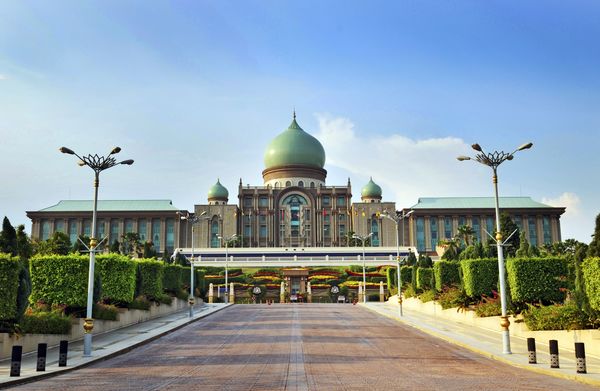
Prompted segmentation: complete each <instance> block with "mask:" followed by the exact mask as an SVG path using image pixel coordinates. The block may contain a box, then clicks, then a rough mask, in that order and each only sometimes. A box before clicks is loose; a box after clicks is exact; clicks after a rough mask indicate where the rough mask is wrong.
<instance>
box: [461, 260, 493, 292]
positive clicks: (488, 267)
mask: <svg viewBox="0 0 600 391" xmlns="http://www.w3.org/2000/svg"><path fill="white" fill-rule="evenodd" d="M460 266H461V270H462V275H463V286H464V289H465V292H466V293H467V295H468V296H470V297H473V298H479V297H481V296H482V295H488V296H491V295H492V292H493V291H494V290H495V289H497V285H498V261H497V260H495V259H466V260H463V261H460Z"/></svg>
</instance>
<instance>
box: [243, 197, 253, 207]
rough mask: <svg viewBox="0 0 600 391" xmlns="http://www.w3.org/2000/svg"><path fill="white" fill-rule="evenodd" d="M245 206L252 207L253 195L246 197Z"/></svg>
mask: <svg viewBox="0 0 600 391" xmlns="http://www.w3.org/2000/svg"><path fill="white" fill-rule="evenodd" d="M244 206H245V207H246V208H250V207H252V197H244Z"/></svg>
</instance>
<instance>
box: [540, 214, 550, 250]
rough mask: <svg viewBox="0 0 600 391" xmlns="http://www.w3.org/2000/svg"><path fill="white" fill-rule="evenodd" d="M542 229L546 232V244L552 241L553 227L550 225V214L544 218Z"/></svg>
mask: <svg viewBox="0 0 600 391" xmlns="http://www.w3.org/2000/svg"><path fill="white" fill-rule="evenodd" d="M542 231H543V232H544V244H549V243H552V228H551V227H550V216H544V217H543V218H542Z"/></svg>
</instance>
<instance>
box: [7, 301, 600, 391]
mask: <svg viewBox="0 0 600 391" xmlns="http://www.w3.org/2000/svg"><path fill="white" fill-rule="evenodd" d="M17 389H19V390H64V389H76V390H98V389H102V390H163V389H170V390H179V389H181V390H196V389H197V390H200V389H201V390H282V389H287V390H369V391H373V390H386V391H387V390H404V389H406V390H438V389H439V390H472V389H477V390H499V389H501V390H592V389H595V388H592V387H589V386H586V385H582V384H579V383H575V382H571V381H568V380H562V379H556V378H552V377H547V376H544V375H540V374H537V373H532V372H529V371H526V370H522V369H519V368H514V367H511V366H509V365H506V364H503V363H500V362H497V361H493V360H490V359H487V358H484V357H482V356H479V355H477V354H476V353H473V352H470V351H468V350H465V349H463V348H460V347H456V346H454V345H451V344H448V343H446V342H443V341H441V340H439V339H436V338H434V337H431V336H429V335H427V334H424V333H422V332H421V331H418V330H416V329H414V328H411V327H408V326H405V325H403V324H400V323H398V322H396V321H394V320H391V319H388V318H386V317H383V316H381V315H378V314H377V313H375V312H371V311H369V310H366V309H364V308H362V307H360V306H352V305H344V304H338V305H336V304H287V305H286V304H283V305H272V306H266V305H236V306H232V307H230V308H228V309H225V310H223V311H221V312H219V313H216V314H214V315H211V316H210V317H207V318H205V319H202V320H200V321H198V322H196V323H193V324H190V325H188V326H185V327H183V328H181V329H180V330H177V331H175V332H173V333H171V334H169V335H167V336H165V337H162V338H160V339H158V340H155V341H153V342H150V343H148V344H147V345H144V346H141V347H138V348H136V349H134V350H132V351H130V352H128V353H125V354H123V355H121V356H118V357H115V358H112V359H109V360H107V361H103V362H99V363H96V364H93V365H91V366H89V367H87V368H84V369H80V370H76V371H73V372H69V373H65V374H63V375H59V376H56V377H54V378H50V379H45V380H41V381H39V382H35V383H30V384H26V385H23V386H21V387H19V388H17Z"/></svg>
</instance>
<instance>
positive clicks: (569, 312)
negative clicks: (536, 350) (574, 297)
mask: <svg viewBox="0 0 600 391" xmlns="http://www.w3.org/2000/svg"><path fill="white" fill-rule="evenodd" d="M523 317H524V320H525V324H526V325H527V327H528V328H529V330H531V331H536V330H579V329H583V328H585V326H586V316H585V313H584V312H583V311H582V310H580V309H579V308H577V306H576V305H574V304H568V305H549V306H545V307H533V306H532V307H530V308H529V310H527V311H525V313H524V314H523Z"/></svg>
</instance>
